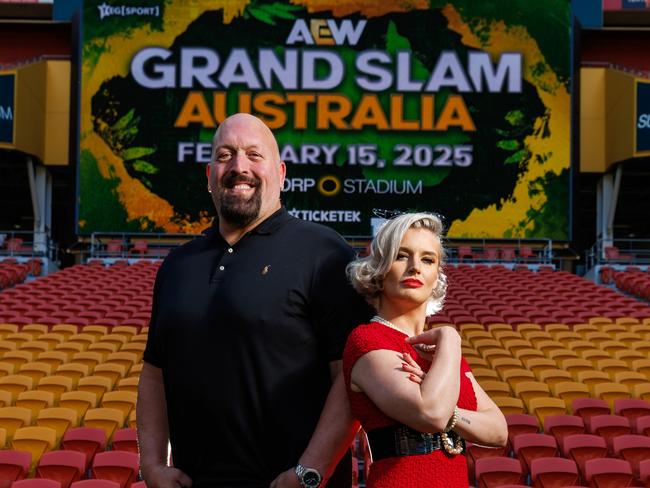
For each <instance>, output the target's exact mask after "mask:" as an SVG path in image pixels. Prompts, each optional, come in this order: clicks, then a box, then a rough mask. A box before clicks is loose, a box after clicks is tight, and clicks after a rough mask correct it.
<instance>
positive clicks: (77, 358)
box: [0, 260, 650, 488]
mask: <svg viewBox="0 0 650 488" xmlns="http://www.w3.org/2000/svg"><path fill="white" fill-rule="evenodd" d="M158 265H159V263H158V262H157V261H146V260H142V261H138V262H137V263H135V264H130V265H129V264H126V263H119V262H118V263H117V264H113V265H111V266H104V265H101V264H100V263H95V264H90V265H76V266H72V267H69V268H66V269H64V270H62V271H59V272H56V273H52V274H50V275H48V276H46V277H41V278H37V279H32V280H31V281H28V282H25V283H17V284H15V286H12V287H10V288H7V289H5V290H3V291H2V292H1V293H0V375H2V376H1V377H0V445H1V446H2V447H3V449H2V450H0V473H3V474H1V475H0V476H5V477H6V479H9V478H11V479H12V480H16V483H15V485H16V486H18V487H19V488H20V487H21V486H25V487H26V488H29V486H31V485H29V486H28V485H27V484H25V485H23V484H22V483H24V481H18V480H34V481H36V480H37V479H40V478H43V479H49V480H54V481H57V482H58V483H60V485H61V488H68V487H70V486H72V485H73V484H74V483H79V481H80V480H86V481H90V480H92V479H95V478H102V479H107V480H109V481H112V482H115V483H117V485H119V486H120V487H121V488H129V487H130V485H131V484H132V483H135V482H137V479H136V478H135V477H134V476H133V473H134V472H135V473H137V443H136V440H135V431H134V429H133V428H134V422H135V408H134V406H135V403H136V398H137V382H138V376H139V371H140V368H141V364H142V363H141V361H142V353H143V350H144V345H145V342H146V330H147V325H148V319H149V313H150V308H151V293H152V287H153V282H154V279H155V274H156V271H157V269H158ZM446 273H447V277H448V283H449V289H448V294H447V300H446V303H445V306H444V308H443V310H442V312H441V313H439V314H437V315H435V316H433V317H432V318H431V320H430V322H431V325H437V324H443V323H448V324H451V325H453V326H455V327H456V328H457V329H458V330H459V331H460V333H461V336H462V339H463V342H462V348H463V354H464V356H465V358H466V359H467V361H468V362H469V363H470V365H471V366H472V368H473V372H474V375H475V377H476V379H477V381H478V382H479V383H480V384H481V386H482V387H483V389H484V390H485V391H486V392H488V394H489V395H490V396H491V397H492V398H493V399H494V401H495V402H496V403H497V404H498V405H499V406H500V408H501V409H502V410H503V412H504V413H506V415H507V420H508V424H509V434H510V435H509V442H508V445H507V446H506V447H505V448H502V449H488V448H484V447H481V446H477V445H471V444H470V445H469V446H468V459H469V461H470V475H471V478H472V482H474V483H476V484H477V485H476V486H504V485H505V483H506V482H508V483H510V484H512V483H520V484H521V483H523V485H520V486H527V485H528V484H532V485H533V486H569V485H568V484H569V483H570V484H574V485H576V486H578V485H579V483H590V481H589V480H593V479H600V477H607V476H610V474H611V473H610V471H605V472H602V473H601V472H600V471H598V469H596V468H595V467H594V465H593V464H590V463H589V461H590V460H592V459H600V458H605V459H608V460H609V459H612V460H615V461H617V462H616V463H614V464H611V465H610V464H606V465H603V466H605V467H607V470H611V471H612V473H616V475H615V479H618V480H619V481H617V482H622V481H620V480H623V479H630V480H635V482H636V483H642V482H643V483H645V482H648V481H650V467H649V466H647V463H646V464H644V462H643V461H644V459H643V457H644V456H646V457H647V458H648V459H650V457H648V456H650V454H649V453H650V447H649V446H648V444H650V436H649V435H650V306H648V305H647V304H645V303H642V302H640V301H638V300H635V299H633V298H631V297H628V296H625V295H623V294H622V293H619V292H617V291H615V290H613V289H612V288H610V287H607V286H604V285H596V284H595V283H593V282H591V281H588V280H586V279H583V278H579V277H577V276H576V275H572V274H570V273H566V272H563V271H553V270H551V269H548V268H544V267H542V268H541V269H539V270H537V271H532V270H531V269H529V268H528V267H525V266H521V267H516V268H515V269H508V268H506V267H505V266H500V265H495V266H487V265H483V264H473V265H469V264H456V265H449V266H448V267H447V268H446ZM630 273H631V274H634V273H635V272H634V271H632V272H630ZM358 443H359V454H358V455H359V457H360V461H361V462H360V466H362V467H363V466H364V465H365V467H367V466H368V465H369V463H370V459H369V457H368V455H367V453H366V451H365V450H364V448H363V445H364V442H363V440H362V437H361V438H360V440H359V441H358ZM364 457H365V459H364ZM364 460H365V462H364ZM356 462H358V461H357V460H356V459H355V463H356ZM355 466H356V469H357V472H358V470H359V469H360V468H359V466H357V464H355ZM599 468H600V465H599ZM628 468H629V469H628ZM607 473H610V474H607ZM611 476H614V475H613V474H611ZM643 476H645V478H643ZM616 477H620V479H619V478H616ZM540 480H541V481H540ZM557 483H565V484H560V485H558V484H557ZM7 486H10V485H7ZM34 486H36V487H38V486H41V485H34ZM77 486H79V487H80V488H83V486H81V485H77ZM513 486H515V485H513ZM620 486H624V485H620Z"/></svg>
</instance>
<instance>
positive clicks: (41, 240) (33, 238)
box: [0, 230, 58, 260]
mask: <svg viewBox="0 0 650 488" xmlns="http://www.w3.org/2000/svg"><path fill="white" fill-rule="evenodd" d="M57 250H58V248H57V246H56V244H55V242H54V241H53V240H52V238H51V237H50V235H49V233H46V232H34V231H28V230H0V257H1V256H10V257H47V258H49V259H52V260H54V259H55V257H56V254H57Z"/></svg>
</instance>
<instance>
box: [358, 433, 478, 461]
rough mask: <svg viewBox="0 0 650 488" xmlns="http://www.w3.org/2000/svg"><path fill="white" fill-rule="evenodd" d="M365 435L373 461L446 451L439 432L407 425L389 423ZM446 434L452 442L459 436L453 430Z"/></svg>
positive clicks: (463, 442)
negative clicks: (430, 431)
mask: <svg viewBox="0 0 650 488" xmlns="http://www.w3.org/2000/svg"><path fill="white" fill-rule="evenodd" d="M366 435H367V436H368V444H369V445H370V451H371V452H372V459H373V461H379V460H380V459H385V458H389V457H396V456H415V455H418V454H429V453H431V452H433V451H437V450H442V452H444V453H445V454H446V453H447V451H445V449H444V448H443V446H442V439H441V438H440V433H436V434H430V433H428V432H420V431H417V430H415V429H412V428H410V427H409V426H407V425H391V426H389V427H382V428H379V429H373V430H371V431H370V432H368V433H367V434H366ZM447 435H448V436H449V439H450V440H451V441H452V442H454V443H455V442H456V439H458V438H459V435H458V434H457V433H456V432H454V431H453V430H452V431H450V432H448V433H447ZM461 443H462V445H463V451H465V440H464V439H461Z"/></svg>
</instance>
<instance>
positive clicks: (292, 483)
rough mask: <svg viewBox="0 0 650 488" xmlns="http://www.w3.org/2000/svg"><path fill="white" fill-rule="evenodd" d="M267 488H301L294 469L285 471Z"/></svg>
mask: <svg viewBox="0 0 650 488" xmlns="http://www.w3.org/2000/svg"><path fill="white" fill-rule="evenodd" d="M269 488H301V485H300V480H299V479H298V475H297V474H296V472H295V471H294V468H291V469H287V470H286V471H285V472H284V473H280V475H279V476H278V477H277V478H275V479H274V480H273V482H272V483H271V485H270V486H269Z"/></svg>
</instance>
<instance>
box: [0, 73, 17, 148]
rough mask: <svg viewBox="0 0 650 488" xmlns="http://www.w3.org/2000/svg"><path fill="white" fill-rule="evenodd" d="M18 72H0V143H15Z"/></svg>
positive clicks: (9, 144) (10, 144)
mask: <svg viewBox="0 0 650 488" xmlns="http://www.w3.org/2000/svg"><path fill="white" fill-rule="evenodd" d="M15 96H16V74H15V73H0V144H6V145H8V146H13V144H14V126H15V123H14V113H15V106H14V99H15Z"/></svg>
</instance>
